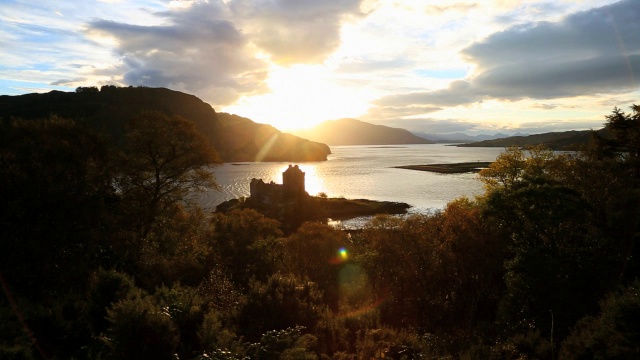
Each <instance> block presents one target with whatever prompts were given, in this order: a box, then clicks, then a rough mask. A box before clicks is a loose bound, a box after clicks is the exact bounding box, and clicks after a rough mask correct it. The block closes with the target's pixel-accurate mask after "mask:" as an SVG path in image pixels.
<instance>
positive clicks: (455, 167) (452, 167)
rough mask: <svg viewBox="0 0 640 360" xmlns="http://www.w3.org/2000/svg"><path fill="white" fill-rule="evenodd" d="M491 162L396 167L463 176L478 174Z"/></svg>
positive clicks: (398, 167) (397, 167)
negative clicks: (465, 174) (464, 174)
mask: <svg viewBox="0 0 640 360" xmlns="http://www.w3.org/2000/svg"><path fill="white" fill-rule="evenodd" d="M490 164H491V162H490V161H474V162H462V163H451V164H427V165H402V166H394V168H396V169H407V170H417V171H429V172H434V173H438V174H463V173H470V172H471V173H477V172H480V170H482V169H485V168H487V167H489V165H490Z"/></svg>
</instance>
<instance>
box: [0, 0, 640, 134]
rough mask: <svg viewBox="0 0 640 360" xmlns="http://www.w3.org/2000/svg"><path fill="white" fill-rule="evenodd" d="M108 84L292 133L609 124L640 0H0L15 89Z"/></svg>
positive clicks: (624, 78)
mask: <svg viewBox="0 0 640 360" xmlns="http://www.w3.org/2000/svg"><path fill="white" fill-rule="evenodd" d="M103 85H119V86H149V87H166V88H170V89H173V90H178V91H183V92H186V93H190V94H194V95H196V96H198V97H199V98H201V99H202V100H203V101H205V102H207V103H209V104H211V106H213V108H214V109H215V110H216V111H218V112H228V113H233V114H237V115H240V116H244V117H248V118H250V119H252V120H254V121H256V122H259V123H267V124H271V125H273V126H275V127H277V128H278V129H280V130H283V131H287V130H292V129H298V128H306V127H309V126H312V125H315V124H317V123H319V122H322V121H326V120H334V119H339V118H345V117H350V118H356V119H360V120H363V121H367V122H370V123H374V124H381V125H387V126H393V127H401V128H405V129H408V130H411V131H414V132H423V133H429V134H450V133H465V134H468V135H477V134H495V133H506V134H514V133H518V132H519V133H529V134H535V133H542V132H550V131H566V130H586V129H598V128H601V127H602V125H603V123H604V122H605V120H606V119H605V116H606V115H608V114H610V113H611V111H612V110H613V109H614V107H618V108H620V109H623V110H625V111H629V106H631V105H632V104H634V103H635V104H638V103H640V101H639V100H640V98H639V95H640V0H622V1H611V0H551V1H547V0H481V1H480V0H477V1H473V0H451V1H444V0H440V1H431V0H209V1H204V0H194V1H186V0H172V1H168V0H166V1H165V0H130V1H129V0H95V1H90V0H66V1H65V0H55V1H53V0H0V95H19V94H25V93H32V92H48V91H51V90H62V91H74V90H75V89H76V88H77V87H79V86H97V87H100V86H103Z"/></svg>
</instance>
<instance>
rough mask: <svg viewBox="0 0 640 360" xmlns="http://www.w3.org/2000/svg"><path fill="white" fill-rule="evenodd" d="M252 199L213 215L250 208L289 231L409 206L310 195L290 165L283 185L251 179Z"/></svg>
mask: <svg viewBox="0 0 640 360" xmlns="http://www.w3.org/2000/svg"><path fill="white" fill-rule="evenodd" d="M250 193H251V196H250V197H248V198H246V199H232V200H228V201H225V202H223V203H221V204H220V205H218V206H217V207H216V212H230V211H232V210H235V209H247V208H248V209H253V210H256V211H258V212H260V213H262V214H263V215H265V216H267V217H270V218H273V219H276V220H278V221H280V222H281V223H282V224H283V226H284V227H285V228H286V229H288V230H295V229H296V228H297V227H298V226H299V225H300V224H302V223H303V222H305V221H323V222H326V221H327V220H328V219H332V220H347V219H352V218H355V217H359V216H369V215H377V214H405V213H406V212H407V210H408V209H409V208H410V207H411V206H410V205H409V204H406V203H401V202H391V201H374V200H367V199H345V198H329V197H326V196H310V195H309V194H308V193H307V192H306V191H305V182H304V172H303V171H302V170H300V168H299V167H298V165H295V166H292V165H289V167H288V168H287V170H285V171H284V172H283V173H282V184H276V183H274V182H270V183H265V182H264V181H263V180H262V179H252V180H251V184H250Z"/></svg>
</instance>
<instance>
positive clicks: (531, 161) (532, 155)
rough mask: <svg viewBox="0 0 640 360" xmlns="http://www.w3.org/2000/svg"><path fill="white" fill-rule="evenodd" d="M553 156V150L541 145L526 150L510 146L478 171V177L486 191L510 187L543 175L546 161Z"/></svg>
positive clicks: (549, 160)
mask: <svg viewBox="0 0 640 360" xmlns="http://www.w3.org/2000/svg"><path fill="white" fill-rule="evenodd" d="M555 157H556V156H555V155H554V153H553V151H551V150H549V149H546V148H545V147H544V146H541V145H538V146H532V147H528V148H527V149H526V150H522V149H520V148H518V147H516V146H512V147H509V148H507V149H506V151H505V152H503V153H502V154H500V155H498V157H497V158H496V161H494V162H493V163H491V165H489V167H488V168H486V169H483V170H482V171H480V174H479V175H480V179H481V180H482V182H483V183H484V185H485V188H486V189H487V190H488V191H492V190H495V189H499V188H502V187H504V188H510V187H513V186H515V185H517V184H518V183H520V182H522V181H524V180H526V179H531V178H537V177H543V176H545V174H546V167H547V165H548V163H549V162H551V161H552V160H554V159H555Z"/></svg>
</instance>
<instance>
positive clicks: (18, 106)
mask: <svg viewBox="0 0 640 360" xmlns="http://www.w3.org/2000/svg"><path fill="white" fill-rule="evenodd" d="M145 110H155V111H160V112H163V113H166V114H168V115H179V116H182V117H184V118H186V119H188V120H191V121H193V123H194V124H195V126H196V128H197V129H198V130H199V131H200V132H201V133H202V134H203V135H204V136H205V137H206V138H207V139H208V140H209V141H210V143H211V145H212V146H213V147H214V148H215V149H216V150H217V151H218V153H219V154H220V157H221V158H222V160H223V161H226V162H229V161H288V162H294V161H322V160H326V159H327V155H328V154H330V153H331V151H330V149H329V147H328V146H327V145H325V144H321V143H317V142H313V141H309V140H306V139H302V138H300V137H296V136H293V135H290V134H285V133H282V132H280V131H279V130H277V129H276V128H274V127H272V126H269V125H265V124H258V123H255V122H253V121H252V120H250V119H246V118H242V117H239V116H235V115H230V114H224V113H219V114H218V113H216V112H215V111H214V110H213V108H212V107H211V105H209V104H207V103H205V102H204V101H202V100H200V99H199V98H197V97H196V96H194V95H190V94H185V93H182V92H179V91H173V90H169V89H165V88H147V87H116V86H110V85H109V86H103V87H102V88H101V89H100V90H98V89H97V88H95V87H89V88H78V89H77V90H76V92H62V91H55V90H54V91H51V92H49V93H45V94H36V93H34V94H25V95H17V96H9V95H2V96H0V119H3V121H8V120H9V119H11V118H14V117H15V118H22V119H26V120H35V119H42V118H46V117H49V116H50V115H58V116H61V117H64V118H68V119H74V120H79V121H82V122H84V123H86V124H87V125H89V126H91V127H93V128H95V129H97V130H98V131H101V132H103V133H106V134H109V135H110V136H111V137H112V138H113V139H114V140H115V141H116V142H119V141H120V140H122V136H123V134H122V133H123V128H124V123H125V122H126V121H127V120H128V119H131V118H132V117H135V116H137V115H138V114H140V113H141V112H143V111H145Z"/></svg>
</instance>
